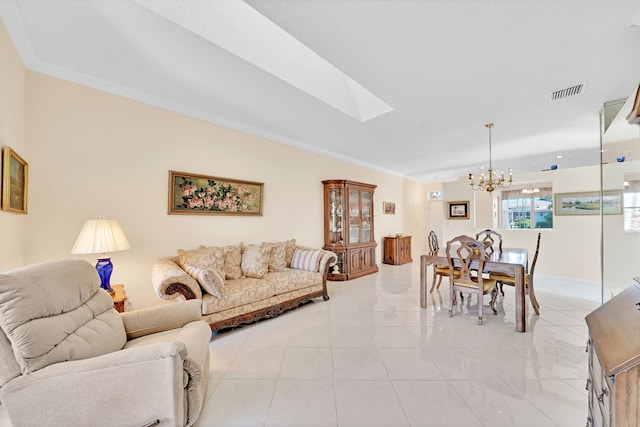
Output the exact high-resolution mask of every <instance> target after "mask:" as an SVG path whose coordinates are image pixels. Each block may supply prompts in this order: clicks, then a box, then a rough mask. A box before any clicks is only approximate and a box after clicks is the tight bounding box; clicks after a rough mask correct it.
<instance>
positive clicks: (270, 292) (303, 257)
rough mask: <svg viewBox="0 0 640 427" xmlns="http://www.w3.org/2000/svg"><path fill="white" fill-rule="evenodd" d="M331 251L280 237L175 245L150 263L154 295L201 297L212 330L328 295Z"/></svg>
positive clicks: (333, 261) (168, 297) (278, 312)
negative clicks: (187, 246)
mask: <svg viewBox="0 0 640 427" xmlns="http://www.w3.org/2000/svg"><path fill="white" fill-rule="evenodd" d="M336 260H337V257H336V254H335V253H333V252H329V251H325V250H322V249H312V248H307V247H302V246H297V245H296V244H295V240H293V239H292V240H288V241H285V242H276V243H266V242H263V243H261V244H260V245H257V244H250V245H243V244H242V243H239V244H237V245H231V246H225V247H205V246H201V247H200V248H198V249H195V250H190V251H184V250H178V255H177V256H174V257H167V258H161V259H158V260H156V261H155V262H154V264H153V267H152V284H153V287H154V290H155V292H156V295H157V296H158V297H159V298H161V299H165V300H170V299H174V298H180V299H182V298H184V299H201V300H202V317H203V319H204V320H205V321H206V322H207V323H209V325H210V327H211V329H212V330H213V331H216V330H219V329H224V328H229V327H234V326H238V325H240V324H243V323H250V322H254V321H256V320H259V319H263V318H269V317H274V316H277V315H278V314H281V313H283V312H284V311H286V310H289V309H292V308H295V307H297V306H299V305H300V304H303V303H306V302H308V301H310V300H311V299H313V298H317V297H322V298H323V299H324V300H325V301H326V300H328V299H329V294H328V293H327V274H328V270H329V268H330V266H333V265H334V264H335V262H336Z"/></svg>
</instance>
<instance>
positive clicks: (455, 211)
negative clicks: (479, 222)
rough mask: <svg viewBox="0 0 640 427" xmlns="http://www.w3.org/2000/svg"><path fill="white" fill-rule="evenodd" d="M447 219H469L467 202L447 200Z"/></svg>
mask: <svg viewBox="0 0 640 427" xmlns="http://www.w3.org/2000/svg"><path fill="white" fill-rule="evenodd" d="M447 219H469V202H468V201H465V202H447Z"/></svg>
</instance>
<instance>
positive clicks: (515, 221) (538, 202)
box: [500, 183, 553, 228]
mask: <svg viewBox="0 0 640 427" xmlns="http://www.w3.org/2000/svg"><path fill="white" fill-rule="evenodd" d="M536 190H538V191H536ZM501 196H502V206H501V215H500V218H501V221H502V224H501V225H502V227H501V228H553V191H552V188H551V183H545V184H544V185H541V186H536V187H531V186H529V187H526V188H518V189H509V190H502V192H501Z"/></svg>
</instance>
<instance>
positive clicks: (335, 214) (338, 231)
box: [329, 188, 344, 244]
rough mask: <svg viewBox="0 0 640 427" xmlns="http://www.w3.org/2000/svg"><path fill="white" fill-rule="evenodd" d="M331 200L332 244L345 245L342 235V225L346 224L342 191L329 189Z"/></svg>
mask: <svg viewBox="0 0 640 427" xmlns="http://www.w3.org/2000/svg"><path fill="white" fill-rule="evenodd" d="M329 200H330V201H331V206H330V211H329V235H330V240H331V242H330V243H338V244H341V243H343V240H344V237H343V234H342V229H343V227H342V225H343V224H344V221H343V216H342V211H343V207H342V189H341V188H331V189H329Z"/></svg>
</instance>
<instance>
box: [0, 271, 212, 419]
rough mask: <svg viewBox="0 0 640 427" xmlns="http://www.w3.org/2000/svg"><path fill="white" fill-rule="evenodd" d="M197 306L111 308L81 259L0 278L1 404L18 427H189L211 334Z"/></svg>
mask: <svg viewBox="0 0 640 427" xmlns="http://www.w3.org/2000/svg"><path fill="white" fill-rule="evenodd" d="M200 304H201V301H200V300H191V301H184V302H179V303H176V304H166V305H161V306H157V307H151V308H146V309H142V310H136V311H131V312H125V313H118V312H117V311H116V310H114V309H113V301H112V299H111V297H110V296H109V294H108V293H106V292H105V291H104V290H102V289H100V278H99V277H98V274H97V272H96V270H95V268H94V267H93V266H92V265H91V264H89V263H88V262H86V261H83V260H62V261H52V262H46V263H41V264H35V265H31V266H27V267H23V268H20V269H17V270H13V271H10V272H7V273H4V274H0V402H1V404H2V405H3V406H4V407H5V409H6V411H7V413H8V414H9V418H10V420H11V422H12V424H13V425H14V426H15V427H19V426H65V427H70V426H94V427H95V426H109V427H111V426H151V425H160V426H183V425H186V426H189V425H192V424H193V423H194V422H195V421H196V419H197V418H198V416H199V414H200V411H201V409H202V404H203V400H204V396H205V392H206V388H207V382H208V375H209V340H210V338H211V329H210V328H209V325H207V323H206V322H204V321H202V320H200V319H201V313H202V310H201V307H200Z"/></svg>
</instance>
